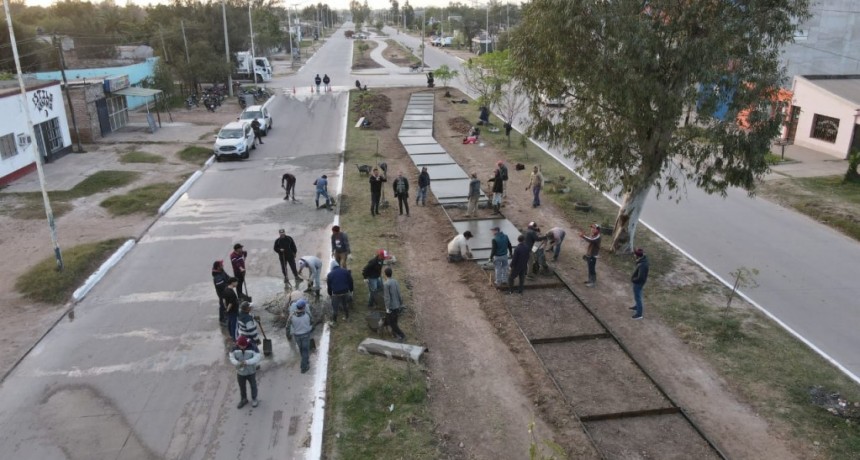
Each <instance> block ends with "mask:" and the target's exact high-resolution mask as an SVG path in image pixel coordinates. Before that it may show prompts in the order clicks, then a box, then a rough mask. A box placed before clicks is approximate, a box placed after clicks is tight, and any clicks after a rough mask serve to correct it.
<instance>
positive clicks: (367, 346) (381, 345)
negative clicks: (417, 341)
mask: <svg viewBox="0 0 860 460" xmlns="http://www.w3.org/2000/svg"><path fill="white" fill-rule="evenodd" d="M425 351H427V349H426V348H424V347H421V346H418V345H409V344H407V343H397V342H389V341H387V340H379V339H370V338H368V339H364V340H362V341H361V343H360V344H358V352H359V353H364V354H370V355H378V356H385V357H386V358H397V359H402V360H404V361H412V362H414V363H417V362H418V361H419V360H420V359H421V356H422V355H423V354H424V352H425Z"/></svg>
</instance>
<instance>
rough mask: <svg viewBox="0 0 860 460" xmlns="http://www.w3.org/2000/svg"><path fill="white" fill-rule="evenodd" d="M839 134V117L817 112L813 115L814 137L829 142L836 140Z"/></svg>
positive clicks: (812, 135)
mask: <svg viewBox="0 0 860 460" xmlns="http://www.w3.org/2000/svg"><path fill="white" fill-rule="evenodd" d="M837 134H839V119H838V118H833V117H828V116H825V115H819V114H817V113H816V114H815V116H814V117H812V134H811V137H812V138H813V139H820V140H822V141H827V142H836V135H837Z"/></svg>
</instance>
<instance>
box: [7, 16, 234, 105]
mask: <svg viewBox="0 0 860 460" xmlns="http://www.w3.org/2000/svg"><path fill="white" fill-rule="evenodd" d="M4 1H5V0H4ZM224 2H226V0H221V17H222V18H223V19H224V54H225V55H226V56H227V68H228V69H230V73H228V74H227V94H229V95H230V96H233V64H232V63H231V62H230V39H229V38H227V6H226V4H225V3H224Z"/></svg>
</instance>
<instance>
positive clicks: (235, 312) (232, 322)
mask: <svg viewBox="0 0 860 460" xmlns="http://www.w3.org/2000/svg"><path fill="white" fill-rule="evenodd" d="M237 281H238V280H236V278H230V279H228V280H227V287H225V288H224V314H225V316H226V317H227V333H229V334H230V338H231V339H233V341H235V340H236V332H237V330H236V329H237V325H238V322H239V296H238V295H236V290H235V289H236V282H237Z"/></svg>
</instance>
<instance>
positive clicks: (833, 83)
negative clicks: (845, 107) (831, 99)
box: [803, 75, 860, 108]
mask: <svg viewBox="0 0 860 460" xmlns="http://www.w3.org/2000/svg"><path fill="white" fill-rule="evenodd" d="M803 78H805V79H806V80H808V81H809V82H810V83H812V84H813V85H815V86H818V87H819V88H821V89H823V90H825V91H828V92H830V93H833V94H834V95H836V96H839V97H841V98H843V99H845V100H847V101H849V102H851V103H853V104H857V108H860V75H845V76H844V77H839V76H828V77H822V76H818V75H804V76H803Z"/></svg>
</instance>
